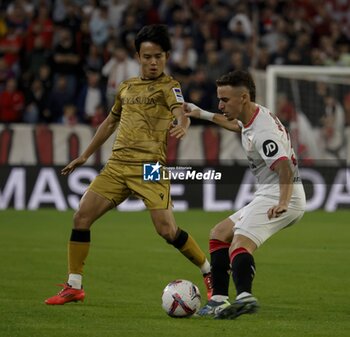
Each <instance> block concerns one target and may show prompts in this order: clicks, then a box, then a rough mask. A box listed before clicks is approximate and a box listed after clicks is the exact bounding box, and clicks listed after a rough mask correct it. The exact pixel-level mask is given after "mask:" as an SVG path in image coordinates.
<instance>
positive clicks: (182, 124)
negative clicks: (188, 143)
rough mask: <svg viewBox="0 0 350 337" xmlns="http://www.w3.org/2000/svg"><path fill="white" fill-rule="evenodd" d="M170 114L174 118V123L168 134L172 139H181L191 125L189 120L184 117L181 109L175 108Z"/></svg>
mask: <svg viewBox="0 0 350 337" xmlns="http://www.w3.org/2000/svg"><path fill="white" fill-rule="evenodd" d="M172 113H173V115H174V116H175V118H176V123H173V124H172V125H171V129H170V131H169V133H170V135H171V136H172V137H176V138H179V139H181V138H183V137H184V136H185V135H186V133H187V129H188V128H189V126H190V124H191V120H190V119H189V118H188V117H187V116H185V115H184V112H183V110H182V108H175V109H173V111H172Z"/></svg>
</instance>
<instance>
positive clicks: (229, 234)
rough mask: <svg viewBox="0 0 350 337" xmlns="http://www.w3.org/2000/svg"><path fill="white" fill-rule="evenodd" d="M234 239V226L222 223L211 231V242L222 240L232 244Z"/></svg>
mask: <svg viewBox="0 0 350 337" xmlns="http://www.w3.org/2000/svg"><path fill="white" fill-rule="evenodd" d="M232 238H233V225H231V224H230V223H225V222H220V223H219V224H217V225H216V226H215V227H214V228H212V229H211V230H210V233H209V239H210V240H220V241H223V242H231V241H232Z"/></svg>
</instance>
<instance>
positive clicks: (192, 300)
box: [162, 280, 201, 317]
mask: <svg viewBox="0 0 350 337" xmlns="http://www.w3.org/2000/svg"><path fill="white" fill-rule="evenodd" d="M200 306H201V294H200V292H199V289H198V287H197V286H196V285H195V284H193V283H192V282H191V281H187V280H175V281H172V282H170V283H169V284H168V285H167V286H166V287H165V288H164V290H163V295H162V307H163V309H164V310H165V312H166V313H167V314H168V315H169V316H171V317H190V316H192V315H193V314H195V313H196V312H197V311H198V309H199V308H200Z"/></svg>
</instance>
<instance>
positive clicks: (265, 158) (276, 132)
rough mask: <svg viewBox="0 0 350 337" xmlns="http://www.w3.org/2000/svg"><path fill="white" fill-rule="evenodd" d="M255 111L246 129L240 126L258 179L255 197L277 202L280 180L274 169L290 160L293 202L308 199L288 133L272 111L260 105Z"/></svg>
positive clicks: (251, 165)
mask: <svg viewBox="0 0 350 337" xmlns="http://www.w3.org/2000/svg"><path fill="white" fill-rule="evenodd" d="M256 107H257V108H256V111H255V113H254V115H253V117H252V119H251V120H250V122H249V123H248V124H246V125H243V123H241V122H239V124H240V126H241V128H242V133H241V137H242V146H243V149H244V151H245V153H246V155H247V158H248V161H249V166H250V168H251V171H252V173H253V175H254V176H255V177H256V179H257V191H256V193H255V195H260V196H266V197H270V198H276V199H278V198H279V176H278V174H277V173H276V172H275V171H274V170H273V168H274V166H275V165H276V163H277V162H278V161H280V160H290V162H291V166H292V169H293V171H294V189H293V195H292V198H291V202H293V200H295V199H299V200H300V198H303V199H305V193H304V189H303V186H302V184H301V181H300V177H299V171H298V165H297V160H296V156H295V153H294V150H293V148H292V144H291V139H290V135H289V133H288V131H287V130H286V128H285V127H284V126H283V125H282V123H281V122H280V121H279V119H278V118H277V117H276V116H275V115H274V114H272V113H271V112H270V110H269V109H267V108H265V107H263V106H261V105H258V104H257V105H256Z"/></svg>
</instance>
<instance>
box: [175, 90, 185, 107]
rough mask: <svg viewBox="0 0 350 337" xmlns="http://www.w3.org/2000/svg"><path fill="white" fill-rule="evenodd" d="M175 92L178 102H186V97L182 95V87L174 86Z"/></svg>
mask: <svg viewBox="0 0 350 337" xmlns="http://www.w3.org/2000/svg"><path fill="white" fill-rule="evenodd" d="M173 93H174V95H175V97H176V102H179V103H183V102H185V100H184V97H183V96H182V92H181V89H180V88H173Z"/></svg>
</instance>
